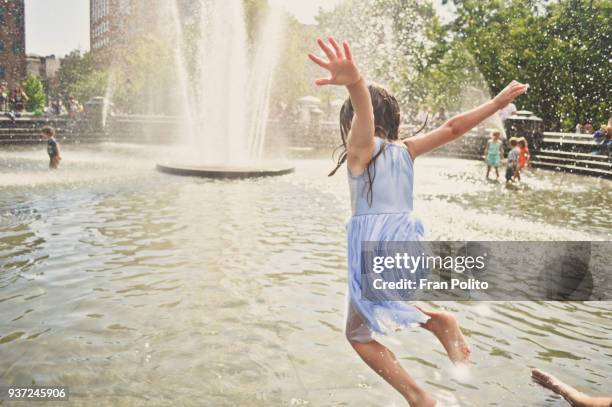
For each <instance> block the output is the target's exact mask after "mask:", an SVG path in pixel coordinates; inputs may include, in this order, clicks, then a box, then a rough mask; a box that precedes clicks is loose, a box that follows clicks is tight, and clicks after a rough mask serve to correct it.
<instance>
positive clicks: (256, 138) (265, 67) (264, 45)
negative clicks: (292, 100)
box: [249, 7, 285, 159]
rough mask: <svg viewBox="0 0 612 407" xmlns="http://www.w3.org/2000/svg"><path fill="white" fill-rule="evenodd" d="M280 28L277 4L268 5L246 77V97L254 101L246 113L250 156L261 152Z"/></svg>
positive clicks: (268, 111)
mask: <svg viewBox="0 0 612 407" xmlns="http://www.w3.org/2000/svg"><path fill="white" fill-rule="evenodd" d="M284 28H285V21H284V19H283V14H282V12H281V10H280V8H278V7H272V8H271V9H270V11H269V13H268V16H267V18H266V20H265V23H264V28H263V30H262V32H261V34H260V37H259V39H258V43H259V44H260V46H259V47H258V49H257V55H256V56H255V64H254V66H253V69H252V71H251V78H250V83H251V88H250V100H252V101H253V102H254V103H253V104H252V105H251V106H250V115H249V119H250V121H249V124H250V129H249V131H250V133H249V154H250V157H251V158H252V159H261V157H262V155H263V148H264V145H265V137H266V130H267V125H268V119H269V116H270V94H271V90H272V82H273V77H274V68H275V67H276V66H277V64H278V58H279V55H280V53H279V50H280V49H281V46H282V34H283V32H284Z"/></svg>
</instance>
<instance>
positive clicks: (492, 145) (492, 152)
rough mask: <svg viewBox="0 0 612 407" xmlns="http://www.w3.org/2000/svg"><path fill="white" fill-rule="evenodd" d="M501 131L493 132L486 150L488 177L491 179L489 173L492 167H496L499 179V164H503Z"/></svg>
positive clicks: (496, 174) (496, 175)
mask: <svg viewBox="0 0 612 407" xmlns="http://www.w3.org/2000/svg"><path fill="white" fill-rule="evenodd" d="M500 136H501V133H500V132H499V131H494V132H493V133H492V134H491V138H490V139H489V142H488V143H487V149H486V150H485V160H486V161H487V179H489V173H490V172H491V167H493V168H495V177H496V178H497V179H499V165H500V164H501V157H502V155H503V152H502V151H503V147H502V142H501V140H500V139H499V137H500Z"/></svg>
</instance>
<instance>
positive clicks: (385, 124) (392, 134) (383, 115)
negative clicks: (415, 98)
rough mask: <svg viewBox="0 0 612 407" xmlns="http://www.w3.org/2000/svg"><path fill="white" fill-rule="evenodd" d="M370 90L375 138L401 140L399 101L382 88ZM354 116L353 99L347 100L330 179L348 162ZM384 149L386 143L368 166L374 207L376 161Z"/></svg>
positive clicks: (371, 88) (368, 195) (342, 112)
mask: <svg viewBox="0 0 612 407" xmlns="http://www.w3.org/2000/svg"><path fill="white" fill-rule="evenodd" d="M368 89H369V91H370V98H371V99H372V107H373V110H374V133H375V136H376V137H380V138H381V139H383V140H385V141H396V140H399V125H400V107H399V104H398V103H397V99H395V97H394V96H393V95H391V94H390V93H389V92H388V91H387V90H386V89H385V88H383V87H381V86H377V85H370V86H368ZM354 115H355V111H354V110H353V104H352V103H351V99H350V98H347V99H346V101H345V102H344V104H343V105H342V109H340V137H341V138H342V144H341V145H340V146H338V148H337V149H336V150H335V151H334V153H336V151H338V150H340V155H339V156H338V159H337V162H336V167H335V168H334V169H333V170H332V171H331V172H330V173H329V176H330V177H331V176H332V175H334V174H335V173H336V171H338V169H339V168H340V167H341V166H342V164H344V162H345V161H346V157H347V152H346V147H347V144H346V143H347V139H348V135H349V132H350V130H351V124H352V122H353V116H354ZM384 149H385V143H383V144H382V145H381V146H380V149H379V150H378V151H377V152H376V154H374V156H373V157H372V158H371V159H370V162H368V165H367V166H366V173H367V175H368V192H367V200H368V203H369V204H370V205H372V198H373V197H372V184H373V182H374V178H375V177H376V159H377V158H378V156H379V155H381V154H382V153H383V151H384ZM334 155H335V154H334Z"/></svg>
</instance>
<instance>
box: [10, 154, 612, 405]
mask: <svg viewBox="0 0 612 407" xmlns="http://www.w3.org/2000/svg"><path fill="white" fill-rule="evenodd" d="M64 151H65V152H64V155H65V157H66V158H65V161H64V162H63V163H62V167H63V168H62V170H61V171H59V172H57V173H48V172H47V171H46V162H45V157H44V151H39V149H20V150H15V151H8V152H7V151H4V152H0V270H1V271H0V315H2V319H1V320H0V372H1V373H0V383H17V384H28V383H32V382H35V383H37V384H63V385H68V386H70V388H71V400H72V404H74V405H90V404H91V403H92V402H94V401H95V402H96V403H98V404H101V405H109V404H118V405H145V404H161V405H202V404H206V405H222V406H225V405H227V406H234V405H261V406H269V405H300V404H306V403H308V404H309V405H314V406H319V405H359V406H379V405H403V404H402V401H401V400H400V399H399V398H398V396H396V395H395V394H394V392H393V391H392V390H390V387H389V386H387V385H386V384H385V383H383V382H382V381H381V380H380V379H378V378H377V377H376V376H375V375H374V374H373V373H372V372H370V371H369V370H368V369H367V368H366V367H365V366H364V365H363V363H362V362H361V361H360V360H359V359H358V358H357V356H356V355H354V354H353V351H352V350H351V349H350V347H349V346H348V345H347V344H346V342H345V340H344V339H343V334H342V325H343V323H342V321H343V313H344V291H345V230H344V222H345V221H346V219H347V217H348V215H349V212H348V211H349V204H348V188H347V185H346V179H345V178H343V177H342V176H340V175H339V176H336V177H333V178H327V177H326V173H327V171H328V170H329V167H330V162H329V161H328V160H327V159H310V158H309V159H297V160H296V166H297V171H296V173H295V174H292V175H288V176H284V177H280V178H269V179H259V180H251V181H231V182H219V181H210V180H201V179H194V178H181V177H174V176H169V175H165V174H160V173H157V172H155V171H154V170H153V168H154V163H155V160H156V159H159V158H160V157H165V156H167V155H168V153H167V152H166V151H164V149H162V148H153V147H147V148H144V147H141V146H130V145H116V144H105V145H96V146H90V147H75V146H65V148H64ZM483 175H484V169H483V168H482V165H481V164H480V163H476V162H470V161H462V160H454V159H441V158H424V159H420V160H418V162H417V185H416V192H417V193H416V202H415V207H416V210H417V212H418V213H419V215H420V216H421V217H422V218H423V220H424V222H425V224H426V226H427V229H428V238H430V239H432V240H433V239H444V240H462V239H479V240H564V239H567V240H609V239H610V233H611V231H612V220H611V219H610V217H609V216H607V215H609V211H607V210H606V208H609V207H610V204H611V203H612V183H610V182H609V181H602V180H596V179H592V178H584V177H576V176H572V175H568V174H555V173H547V172H536V173H533V174H528V175H527V176H526V177H525V178H526V181H525V186H524V187H521V188H520V189H519V190H518V191H513V190H507V189H506V188H505V187H504V186H503V185H501V184H497V183H488V182H486V181H484V180H483ZM430 306H432V307H445V308H447V309H449V310H452V311H454V312H456V313H457V315H458V317H459V319H460V321H461V323H462V324H463V326H464V327H465V331H466V333H467V335H468V337H469V340H470V342H471V344H472V346H473V350H474V357H473V359H474V364H473V365H471V367H470V368H469V369H467V370H463V371H462V370H457V369H453V368H451V366H450V364H449V362H448V361H447V359H446V357H445V356H444V352H443V349H442V348H441V346H440V345H439V344H438V343H436V342H435V340H434V339H433V337H431V336H430V335H429V334H428V333H426V332H421V330H414V331H408V332H402V333H400V334H398V335H397V336H394V337H391V338H387V339H386V341H387V342H389V344H390V345H391V346H392V347H393V349H394V350H395V351H396V354H397V355H398V357H399V358H401V359H402V360H403V363H404V364H405V366H406V367H407V368H408V370H409V371H410V372H411V373H412V374H413V375H414V376H415V378H416V379H417V380H418V381H419V382H422V383H425V386H426V387H427V388H428V389H429V390H431V391H432V392H433V393H435V395H436V397H438V398H439V399H440V400H441V401H443V403H444V404H443V405H462V406H472V405H495V404H496V405H529V406H533V405H539V406H553V405H558V400H556V399H554V398H553V397H551V396H549V395H548V393H546V392H544V391H542V390H540V389H539V388H537V387H535V386H534V385H532V384H531V383H530V380H529V371H530V368H531V367H536V366H537V367H539V368H541V369H543V370H550V371H552V372H553V373H555V374H557V375H558V376H559V377H560V378H561V379H563V380H565V381H567V382H570V383H572V384H575V385H576V386H577V387H578V388H579V390H582V391H586V392H590V393H609V394H612V388H611V387H610V380H609V375H608V374H606V373H605V372H609V371H610V365H611V356H610V355H611V354H612V345H611V343H612V342H611V335H610V329H609V319H610V317H611V316H612V307H611V306H610V304H609V303H593V302H591V303H535V302H513V303H466V302H463V303H453V302H446V303H435V304H434V303H432V304H430Z"/></svg>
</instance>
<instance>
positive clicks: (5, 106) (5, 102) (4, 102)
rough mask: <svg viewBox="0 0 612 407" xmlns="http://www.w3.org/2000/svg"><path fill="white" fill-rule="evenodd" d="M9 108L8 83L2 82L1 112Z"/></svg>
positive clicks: (0, 84) (0, 94)
mask: <svg viewBox="0 0 612 407" xmlns="http://www.w3.org/2000/svg"><path fill="white" fill-rule="evenodd" d="M7 110H8V94H7V93H6V85H5V84H4V83H0V112H6V111H7Z"/></svg>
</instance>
